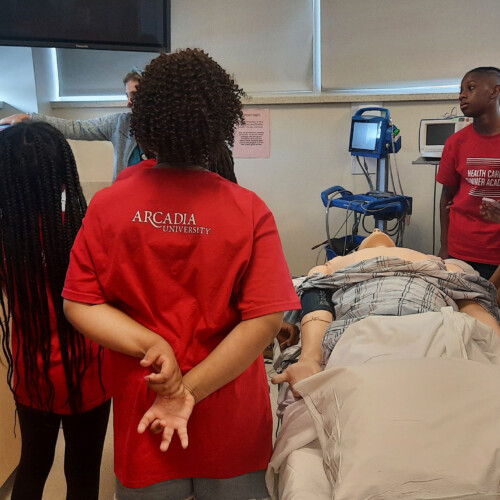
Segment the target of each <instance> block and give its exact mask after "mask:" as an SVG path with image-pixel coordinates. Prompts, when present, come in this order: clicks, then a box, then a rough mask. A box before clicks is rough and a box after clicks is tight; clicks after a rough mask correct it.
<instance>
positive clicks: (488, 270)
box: [450, 255, 498, 280]
mask: <svg viewBox="0 0 500 500" xmlns="http://www.w3.org/2000/svg"><path fill="white" fill-rule="evenodd" d="M450 258H452V259H456V257H451V255H450ZM459 260H464V259H459ZM464 262H466V263H467V264H469V266H472V267H473V268H474V269H475V270H476V271H477V272H478V273H479V276H481V277H482V278H484V279H486V280H489V279H490V278H491V276H492V275H493V273H494V272H495V271H496V269H497V267H498V266H497V265H495V264H482V263H481V262H472V261H470V260H464Z"/></svg>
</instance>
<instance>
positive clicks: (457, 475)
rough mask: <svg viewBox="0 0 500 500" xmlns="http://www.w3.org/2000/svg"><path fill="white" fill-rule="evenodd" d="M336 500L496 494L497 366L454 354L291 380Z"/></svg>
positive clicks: (499, 449) (499, 466)
mask: <svg viewBox="0 0 500 500" xmlns="http://www.w3.org/2000/svg"><path fill="white" fill-rule="evenodd" d="M296 388H297V390H298V391H299V392H300V393H301V394H302V395H303V397H304V401H305V403H306V405H307V406H308V409H309V411H310V412H311V414H312V416H313V420H314V421H315V425H316V427H317V430H318V435H319V439H320V443H321V447H322V450H323V459H324V465H325V471H326V473H327V476H328V477H329V480H330V482H331V484H332V488H333V490H334V498H335V500H356V499H366V498H370V499H384V500H385V499H391V498H409V499H412V500H414V499H417V498H422V499H424V498H425V499H430V498H500V367H499V366H496V365H488V364H483V363H477V362H475V361H469V360H464V359H454V358H424V359H413V360H396V361H389V362H384V363H374V364H368V365H360V366H349V367H340V368H334V369H331V370H327V371H324V372H322V373H319V374H317V375H315V376H313V377H309V378H308V379H305V380H303V381H302V382H300V383H299V384H297V386H296Z"/></svg>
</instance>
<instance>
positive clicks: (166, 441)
mask: <svg viewBox="0 0 500 500" xmlns="http://www.w3.org/2000/svg"><path fill="white" fill-rule="evenodd" d="M173 435H174V429H172V427H165V429H164V430H163V435H162V437H161V444H160V450H161V451H167V450H168V447H169V446H170V442H171V441H172V436H173Z"/></svg>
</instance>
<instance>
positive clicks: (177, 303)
mask: <svg viewBox="0 0 500 500" xmlns="http://www.w3.org/2000/svg"><path fill="white" fill-rule="evenodd" d="M126 172H127V174H126V175H125V176H124V177H122V178H120V179H119V180H118V181H117V182H116V183H115V184H114V185H113V186H111V187H110V188H107V189H104V190H103V191H101V192H99V193H98V194H97V195H95V197H94V198H93V200H92V203H91V204H90V207H89V210H88V212H87V216H86V217H85V220H84V223H83V226H82V229H81V231H80V233H79V235H78V236H77V239H76V242H75V245H74V247H73V251H72V255H71V262H70V266H69V270H68V274H67V278H66V285H65V288H64V291H63V296H64V297H65V298H67V299H70V300H75V301H79V302H85V303H91V304H99V303H104V302H107V303H110V304H112V305H114V306H116V307H118V308H119V309H121V310H122V311H124V312H125V313H127V314H128V315H130V316H131V317H132V318H134V319H135V320H136V321H138V322H140V323H141V324H143V325H144V326H146V327H147V328H149V329H151V330H153V331H155V332H157V333H158V334H160V335H162V336H163V337H164V338H165V339H167V341H168V342H169V343H170V345H171V346H172V348H173V349H174V351H175V353H176V357H177V360H178V363H179V366H180V368H181V370H182V372H183V373H185V372H187V371H188V370H190V369H191V368H192V367H194V366H196V365H197V364H198V363H200V361H202V360H203V359H204V358H205V357H206V356H207V355H208V354H209V353H210V352H211V351H212V350H213V349H214V348H215V347H216V346H217V345H218V344H219V343H220V342H221V340H222V339H223V338H224V337H225V336H226V335H227V334H228V333H229V332H230V331H231V329H232V328H233V327H234V326H235V325H236V324H238V323H239V322H240V321H242V320H247V319H251V318H255V317H258V316H262V315H265V314H270V313H274V312H279V311H284V310H288V309H298V308H299V307H300V303H299V301H298V298H297V296H296V294H295V290H294V288H293V286H292V282H291V279H290V275H289V271H288V267H287V265H286V262H285V259H284V256H283V253H282V248H281V242H280V240H279V236H278V232H277V229H276V225H275V222H274V218H273V216H272V214H271V212H270V211H269V209H268V208H267V207H266V205H265V204H264V203H263V201H262V200H260V199H259V198H258V197H257V196H256V195H255V194H254V193H252V192H250V191H248V190H246V189H244V188H242V187H240V186H238V185H236V184H233V183H231V182H229V181H227V180H225V179H223V178H222V177H220V176H218V175H216V174H213V173H211V172H207V171H194V170H182V169H161V168H145V166H144V164H138V165H137V166H133V167H128V168H127V170H126ZM112 356H113V376H114V393H113V396H114V431H115V471H116V474H117V476H118V479H119V480H120V481H121V482H122V484H124V485H125V486H127V487H131V488H139V487H144V486H148V485H150V484H154V483H158V482H161V481H165V480H169V479H175V478H182V477H210V478H227V477H234V476H238V475H241V474H246V473H249V472H252V471H255V470H261V469H265V468H266V467H267V464H268V461H269V458H270V454H271V433H272V416H271V411H270V401H269V388H268V384H267V378H266V373H265V369H264V363H263V359H262V356H261V357H260V358H259V359H258V360H256V361H255V362H254V363H253V364H252V365H251V366H250V367H249V368H248V369H247V370H246V371H245V372H244V373H243V374H242V375H240V376H239V377H238V378H237V379H235V380H233V381H232V382H230V383H229V384H227V385H225V386H224V387H222V388H221V389H219V390H218V391H216V392H215V393H213V394H212V395H211V396H209V397H208V398H206V399H204V400H203V401H201V402H200V403H199V404H197V405H196V406H195V408H194V411H193V414H192V416H191V418H190V420H189V423H188V432H189V447H188V448H187V449H186V450H182V448H181V446H180V442H179V439H178V438H177V437H176V436H175V437H174V439H173V441H172V443H171V445H170V448H169V450H168V451H167V452H166V453H162V452H161V451H160V449H159V444H160V437H159V436H158V435H153V434H151V433H149V432H147V433H145V434H142V435H139V434H138V433H137V430H136V429H137V425H138V423H139V420H140V419H141V418H142V416H143V414H144V412H145V411H146V410H147V409H148V408H149V406H150V405H151V404H152V402H153V401H154V398H155V393H154V392H152V391H150V390H148V388H147V386H146V383H145V381H144V376H145V375H146V374H147V373H148V372H149V370H148V369H144V368H141V366H140V365H139V360H138V359H135V358H132V357H130V356H126V355H122V354H119V353H115V352H113V353H112Z"/></svg>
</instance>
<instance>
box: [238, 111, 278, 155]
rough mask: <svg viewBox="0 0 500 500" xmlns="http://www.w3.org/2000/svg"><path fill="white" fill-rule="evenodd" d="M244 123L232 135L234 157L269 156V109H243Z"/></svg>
mask: <svg viewBox="0 0 500 500" xmlns="http://www.w3.org/2000/svg"><path fill="white" fill-rule="evenodd" d="M243 114H244V116H245V124H244V125H241V126H239V127H238V128H237V129H236V132H235V135H234V148H233V156H234V158H269V157H270V156H271V130H270V113H269V109H244V110H243Z"/></svg>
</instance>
